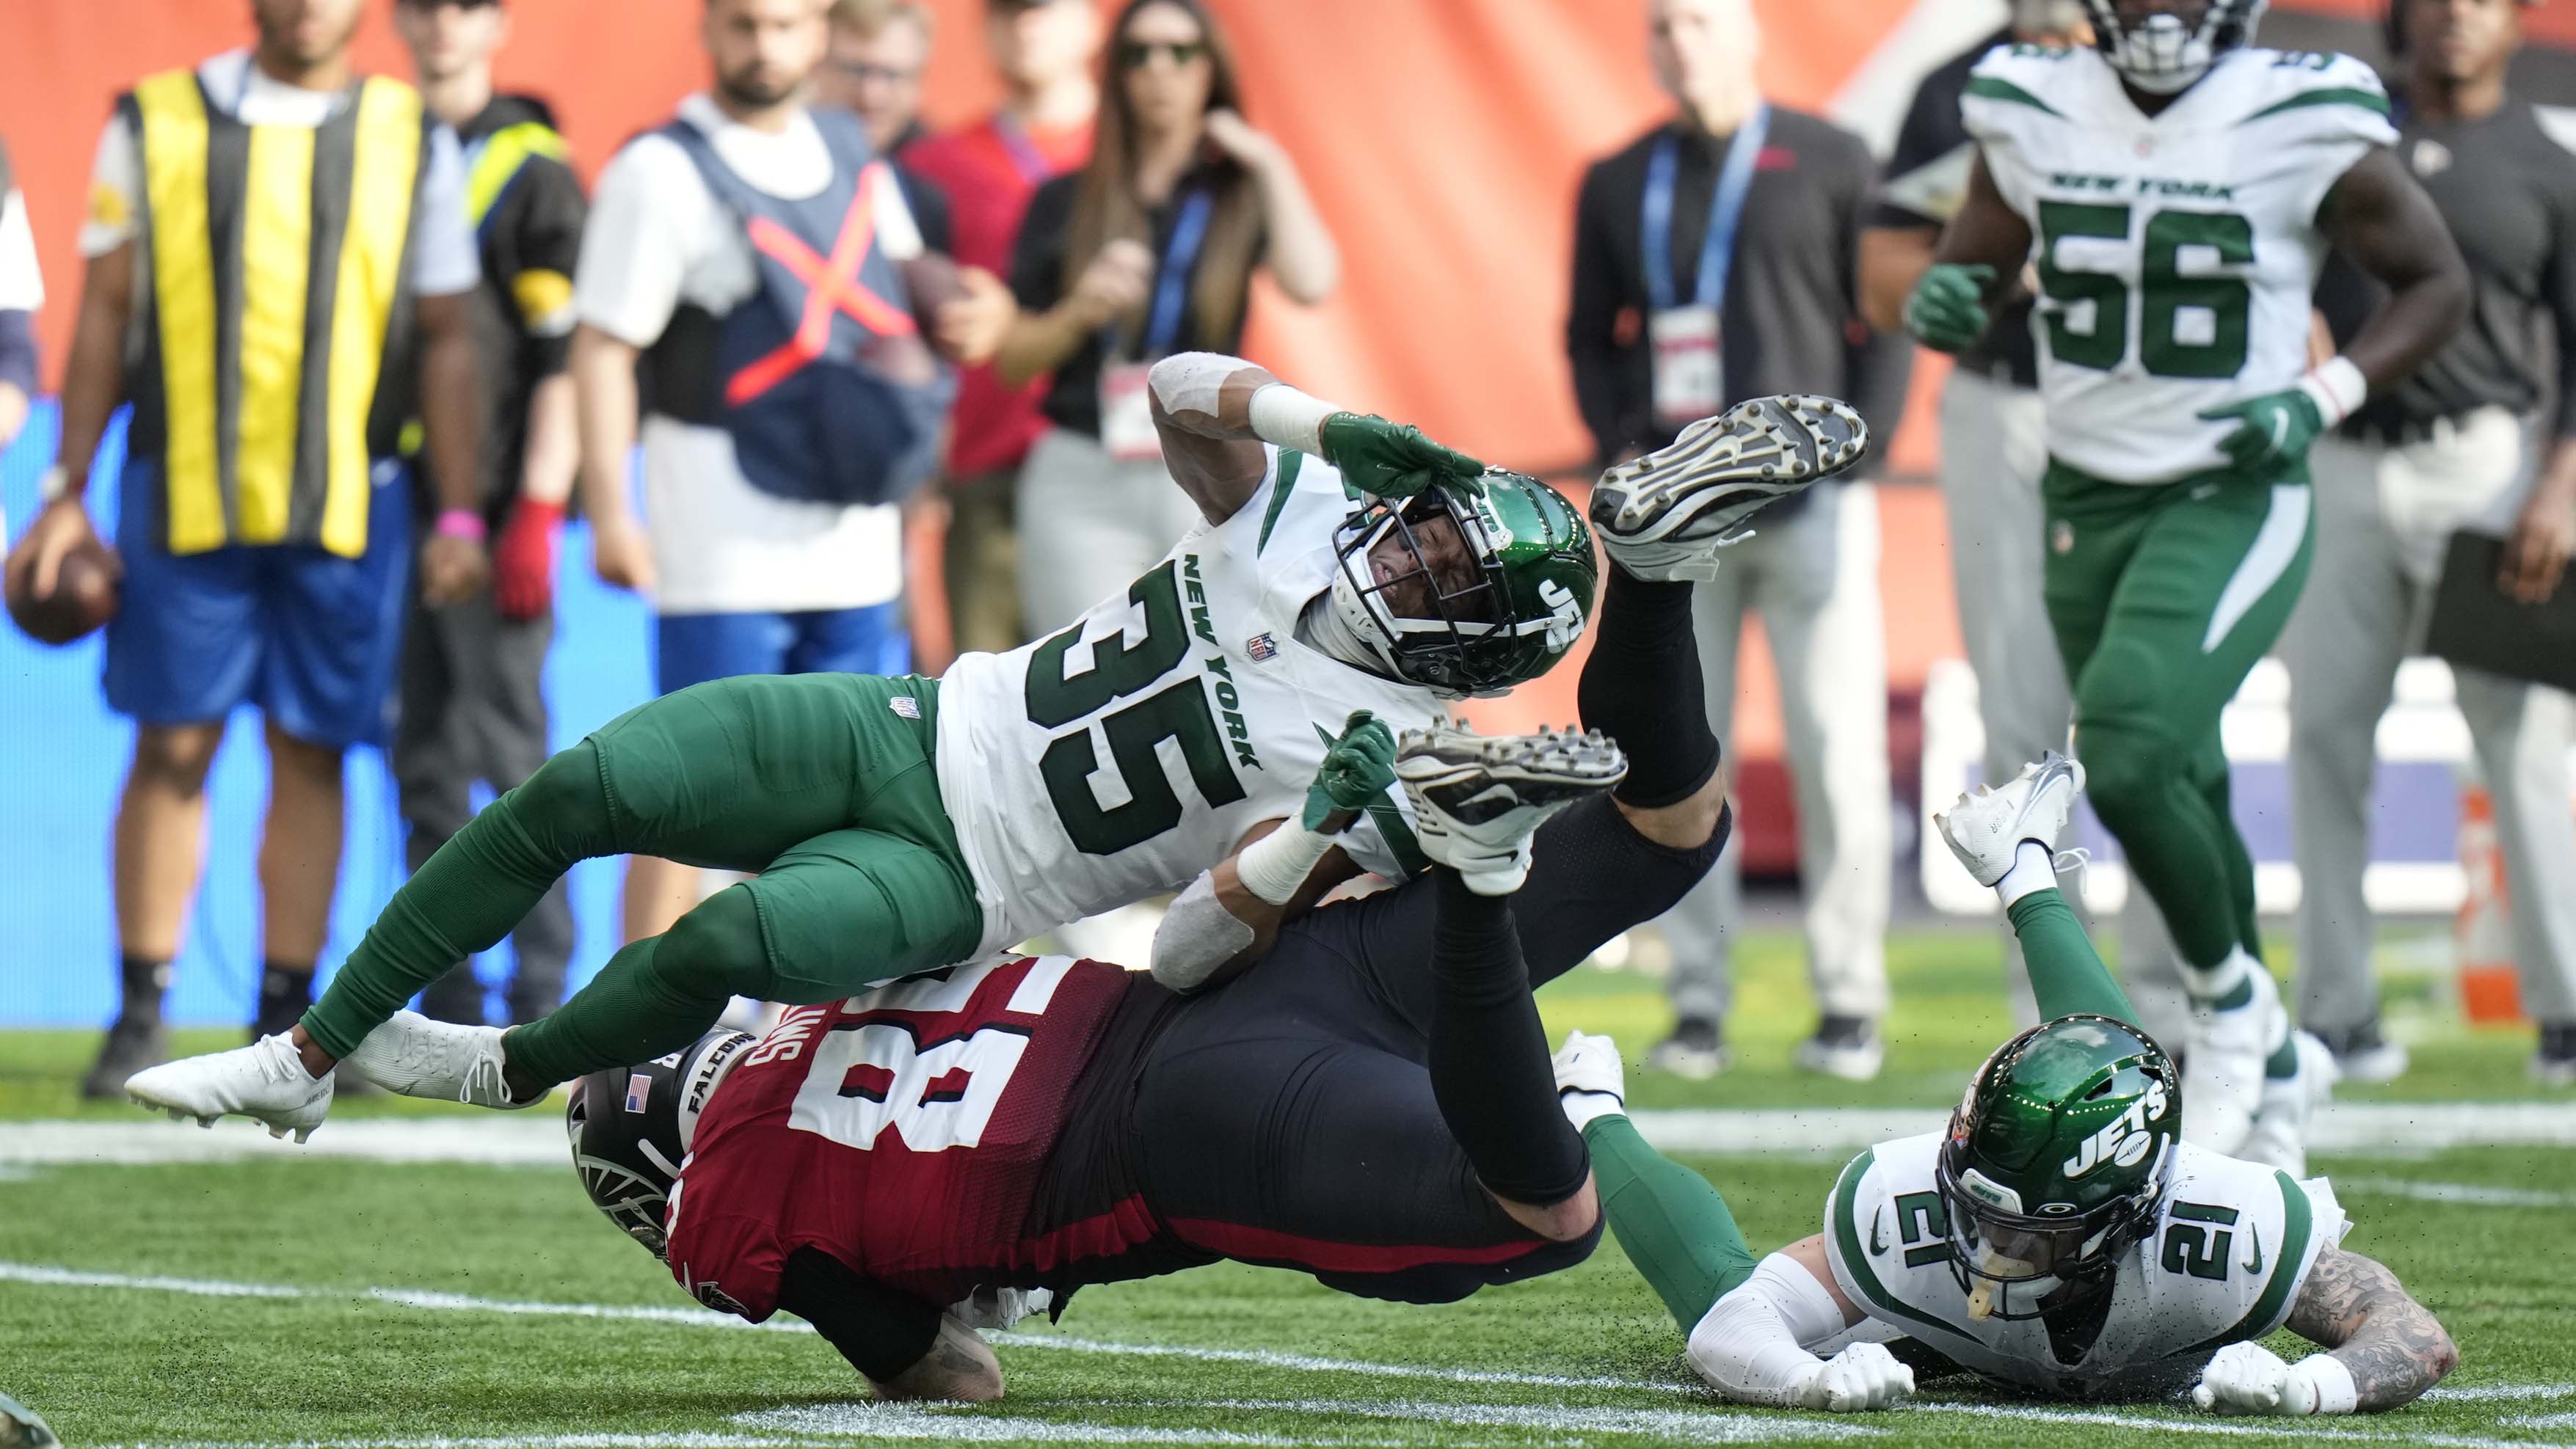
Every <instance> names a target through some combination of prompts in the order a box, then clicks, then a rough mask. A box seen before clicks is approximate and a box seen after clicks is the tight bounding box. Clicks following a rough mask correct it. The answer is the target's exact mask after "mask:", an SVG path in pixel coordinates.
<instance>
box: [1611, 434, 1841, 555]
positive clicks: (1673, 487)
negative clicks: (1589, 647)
mask: <svg viewBox="0 0 2576 1449" xmlns="http://www.w3.org/2000/svg"><path fill="white" fill-rule="evenodd" d="M1868 452H1869V428H1868V426H1867V425H1866V424H1864V423H1863V422H1862V421H1861V420H1860V414H1859V413H1858V412H1856V411H1854V410H1853V408H1852V407H1851V405H1850V404H1848V403H1842V402H1836V401H1835V400H1834V399H1832V398H1829V397H1815V396H1810V395H1800V396H1794V397H1757V398H1754V399H1752V400H1751V401H1749V402H1740V403H1737V404H1736V405H1735V406H1733V407H1731V408H1728V409H1727V410H1726V411H1724V412H1722V413H1719V414H1718V415H1717V416H1715V417H1712V418H1702V419H1700V420H1699V421H1698V422H1695V423H1693V424H1691V425H1690V426H1689V427H1686V428H1684V429H1682V432H1681V436H1680V437H1678V438H1675V439H1674V440H1673V441H1672V442H1671V443H1670V444H1669V445H1668V446H1665V447H1662V448H1658V449H1656V450H1655V451H1654V452H1651V453H1648V454H1647V455H1645V456H1644V457H1642V458H1636V459H1632V460H1631V461H1629V462H1625V463H1622V464H1620V465H1619V466H1617V467H1615V468H1612V469H1610V470H1609V471H1608V472H1605V473H1603V474H1602V475H1601V481H1600V482H1598V483H1595V484H1594V485H1593V486H1592V505H1591V510H1590V512H1591V515H1592V527H1593V529H1594V531H1595V532H1597V533H1599V534H1600V535H1601V546H1602V547H1603V548H1604V549H1606V550H1607V551H1608V552H1609V554H1610V559H1611V561H1612V562H1613V563H1616V564H1618V565H1619V566H1620V567H1621V568H1623V569H1626V570H1627V571H1628V572H1629V573H1632V574H1634V575H1636V576H1637V577H1638V578H1641V579H1645V580H1647V581H1649V582H1652V583H1673V582H1677V581H1680V580H1684V579H1712V578H1715V577H1717V554H1718V550H1720V549H1722V548H1725V547H1727V546H1728V545H1730V544H1736V543H1741V542H1743V541H1744V540H1745V539H1748V538H1750V537H1752V536H1753V529H1752V525H1751V519H1752V517H1753V515H1754V514H1756V513H1758V512H1760V511H1761V510H1763V509H1764V508H1766V507H1769V506H1770V505H1771V504H1772V503H1774V502H1777V501H1778V500H1780V499H1782V498H1785V497H1787V496H1788V495H1790V494H1792V493H1795V492H1797V491H1799V490H1800V489H1802V488H1805V487H1806V486H1807V485H1808V484H1810V483H1814V482H1816V481H1817V480H1819V479H1823V478H1830V477H1832V476H1833V475H1835V474H1836V473H1840V472H1842V471H1843V470H1844V469H1846V468H1849V467H1851V466H1852V465H1853V464H1855V463H1858V462H1859V461H1860V460H1861V458H1862V457H1863V456H1864V455H1866V454H1867V453H1868Z"/></svg>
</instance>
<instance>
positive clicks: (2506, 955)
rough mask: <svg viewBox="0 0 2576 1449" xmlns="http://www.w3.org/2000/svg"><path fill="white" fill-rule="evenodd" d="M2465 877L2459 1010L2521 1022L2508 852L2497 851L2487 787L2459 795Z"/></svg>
mask: <svg viewBox="0 0 2576 1449" xmlns="http://www.w3.org/2000/svg"><path fill="white" fill-rule="evenodd" d="M2460 871H2461V874H2462V875H2464V876H2465V877H2467V886H2468V892H2467V894H2466V896H2465V897H2463V898H2462V900H2461V901H2460V914H2459V917H2458V919H2457V920H2456V921H2455V922H2454V923H2453V939H2454V941H2455V942H2456V943H2457V945H2458V949H2459V960H2460V1010H2461V1011H2462V1013H2463V1014H2465V1015H2466V1016H2467V1017H2468V1019H2469V1020H2470V1021H2472V1022H2477V1023H2481V1024H2493V1023H2502V1022H2516V1021H2520V1020H2522V980H2521V976H2520V974H2519V973H2518V972H2516V971H2515V970H2514V965H2513V903H2512V899H2511V897H2510V896H2509V895H2508V894H2507V887H2506V885H2505V879H2504V852H2503V851H2502V850H2500V849H2498V848H2497V846H2496V828H2495V797H2494V796H2492V795H2490V794H2489V793H2488V792H2487V787H2486V782H2485V781H2483V780H2471V781H2468V782H2466V783H2465V784H2463V785H2462V787H2461V790H2460Z"/></svg>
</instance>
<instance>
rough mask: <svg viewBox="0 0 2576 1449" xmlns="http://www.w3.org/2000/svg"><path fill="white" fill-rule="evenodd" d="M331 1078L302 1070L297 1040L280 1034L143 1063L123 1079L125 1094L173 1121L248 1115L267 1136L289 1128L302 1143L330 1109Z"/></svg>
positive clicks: (207, 1123)
mask: <svg viewBox="0 0 2576 1449" xmlns="http://www.w3.org/2000/svg"><path fill="white" fill-rule="evenodd" d="M331 1076H332V1074H331V1073H328V1072H325V1073H324V1074H323V1075H322V1076H320V1077H318V1078H317V1077H315V1076H314V1075H313V1074H312V1073H310V1072H308V1071H306V1070H304V1059H303V1057H302V1056H300V1055H298V1054H297V1052H296V1050H295V1043H294V1042H293V1041H291V1040H289V1039H288V1038H287V1035H286V1034H285V1033H284V1032H280V1033H278V1034H277V1035H275V1036H264V1037H261V1038H260V1039H259V1040H257V1041H255V1042H252V1043H251V1044H250V1045H249V1046H246V1047H235V1048H233V1049H232V1050H231V1051H228V1052H209V1053H207V1054H206V1055H205V1056H201V1057H182V1058H180V1059H179V1060H177V1061H175V1062H163V1063H162V1064H161V1065H159V1066H157V1067H147V1068H145V1069H144V1070H142V1071H139V1072H136V1073H135V1074H134V1075H133V1076H130V1077H128V1078H126V1079H125V1095H126V1096H128V1097H130V1098H132V1099H133V1100H134V1102H135V1104H136V1105H137V1106H142V1107H150V1108H154V1109H157V1110H159V1111H163V1112H167V1113H169V1114H170V1120H171V1121H173V1122H185V1121H187V1120H188V1119H189V1118H191V1117H194V1118H196V1119H197V1125H198V1126H200V1127H212V1126H214V1125H215V1119H216V1118H218V1117H248V1118H251V1119H252V1120H254V1121H256V1122H259V1123H260V1124H261V1125H263V1126H265V1127H267V1128H268V1135H269V1136H271V1137H284V1136H285V1135H286V1134H287V1133H289V1132H292V1133H294V1134H295V1140H296V1141H298V1142H302V1141H304V1140H306V1139H307V1138H310V1137H311V1136H312V1135H313V1129H314V1128H316V1127H319V1126H321V1125H322V1118H323V1117H324V1115H325V1114H327V1113H329V1112H330V1110H331Z"/></svg>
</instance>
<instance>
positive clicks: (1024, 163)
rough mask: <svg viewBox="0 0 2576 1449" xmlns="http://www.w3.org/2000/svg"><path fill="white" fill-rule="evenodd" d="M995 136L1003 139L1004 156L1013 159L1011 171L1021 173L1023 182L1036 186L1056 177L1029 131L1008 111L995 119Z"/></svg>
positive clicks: (1053, 169)
mask: <svg viewBox="0 0 2576 1449" xmlns="http://www.w3.org/2000/svg"><path fill="white" fill-rule="evenodd" d="M993 134H994V135H996V136H998V137H1000V138H1001V141H1002V154H1003V155H1005V156H1008V157H1010V158H1011V169H1012V170H1014V171H1017V172H1019V173H1020V179H1021V180H1022V181H1025V182H1027V183H1028V184H1029V185H1031V186H1035V185H1038V184H1039V183H1040V182H1043V181H1045V180H1046V179H1047V178H1049V177H1051V176H1053V175H1055V168H1054V167H1052V166H1049V165H1048V164H1047V158H1046V157H1045V156H1044V155H1043V154H1041V153H1040V152H1039V150H1038V143H1037V142H1035V141H1032V140H1030V139H1029V133H1028V131H1027V129H1026V128H1024V127H1023V126H1021V125H1020V123H1019V121H1018V120H1016V119H1015V118H1013V117H1012V115H1011V114H1010V113H1009V112H1008V111H1004V112H1001V113H999V114H997V115H995V116H994V117H993Z"/></svg>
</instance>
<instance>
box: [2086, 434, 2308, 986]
mask: <svg viewBox="0 0 2576 1449" xmlns="http://www.w3.org/2000/svg"><path fill="white" fill-rule="evenodd" d="M2040 491H2041V495H2042V498H2043V501H2044V502H2045V504H2046V506H2047V511H2048V557H2047V564H2046V576H2045V577H2046V585H2045V587H2046V593H2047V600H2048V619H2049V623H2050V625H2051V626H2052V627H2053V628H2054V629H2055V630H2056V632H2057V648H2058V652H2059V654H2061V655H2062V656H2063V657H2064V658H2065V661H2066V677H2067V679H2068V680H2070V681H2072V683H2073V685H2074V692H2075V753H2076V755H2077V757H2078V758H2080V759H2081V760H2083V762H2084V770H2085V776H2086V780H2087V786H2086V788H2087V792H2088V793H2089V794H2090V795H2091V797H2092V800H2093V809H2094V811H2095V813H2097V814H2099V815H2100V816H2101V817H2102V823H2103V824H2104V825H2105V826H2107V827H2109V828H2110V831H2111V833H2112V834H2113V835H2115V836H2117V837H2118V838H2119V841H2120V848H2121V850H2122V852H2123V853H2124V854H2126V856H2127V857H2128V865H2129V871H2130V878H2131V879H2132V880H2134V881H2135V882H2137V884H2138V885H2140V886H2141V887H2143V888H2144V889H2145V890H2146V892H2147V894H2148V896H2149V897H2150V898H2152V899H2153V900H2154V901H2155V903H2156V905H2157V907H2158V908H2159V909H2160V910H2162V911H2163V912H2164V918H2165V925H2166V927H2167V929H2168V930H2170V931H2171V932H2172V934H2173V939H2174V945H2175V947H2176V948H2177V949H2178V950H2179V951H2180V952H2181V953H2182V957H2183V959H2184V960H2185V961H2187V962H2189V963H2191V964H2192V965H2194V966H2201V967H2207V966H2215V965H2217V964H2218V963H2219V962H2221V961H2223V960H2225V959H2226V957H2227V953H2228V952H2229V950H2231V949H2232V948H2234V947H2236V946H2240V945H2241V946H2243V947H2244V948H2245V949H2246V950H2247V951H2248V952H2250V953H2253V954H2255V955H2257V956H2258V957H2259V955H2260V947H2259V943H2258V941H2257V938H2256V932H2255V922H2254V866H2253V861H2252V858H2251V857H2250V856H2249V855H2248V854H2247V853H2246V850H2245V841H2244V839H2243V837H2241V836H2240V835H2238V834H2237V831H2236V823H2235V821H2234V819H2233V818H2231V816H2230V815H2229V813H2228V799H2227V757H2226V754H2225V752H2224V751H2223V750H2222V749H2221V748H2220V744H2219V734H2218V718H2219V712H2220V711H2221V710H2223V709H2225V708H2226V706H2227V701H2228V700H2229V698H2231V697H2232V696H2233V695H2234V694H2235V693H2236V688H2237V686H2238V685H2240V684H2242V683H2244V682H2245V676H2246V673H2247V672H2248V671H2250V670H2251V669H2253V667H2254V663H2255V661H2256V660H2258V659H2261V658H2262V657H2263V655H2264V653H2265V652H2266V651H2267V650H2269V649H2270V648H2271V647H2272V643H2273V641H2274V640H2276V639H2278V638H2279V637H2280V634H2281V629H2282V626H2283V625H2285V624H2287V623H2288V622H2289V618H2290V608H2291V606H2292V605H2293V604H2295V603H2297V602H2298V598H2299V590H2300V588H2301V586H2302V585H2304V584H2305V583H2306V582H2307V577H2308V560H2309V556H2310V553H2311V550H2312V548H2313V545H2314V537H2315V529H2314V520H2313V516H2312V512H2311V510H2310V508H2309V493H2308V474H2307V465H2306V463H2305V461H2304V460H2302V461H2301V462H2299V463H2298V464H2296V465H2294V466H2292V467H2290V468H2286V469H2280V470H2276V471H2274V472H2271V473H2268V474H2263V475H2251V474H2247V473H2243V472H2239V471H2235V470H2222V471H2218V472H2211V473H2201V474H2195V475H2193V476H2191V477H2188V478H2184V479H2181V480H2180V481H2178V482H2173V483H2163V484H2157V485H2153V486H2148V487H2139V486H2135V485H2130V484H2123V483H2113V482H2109V481H2107V480H2104V479H2100V478H2095V477H2092V476H2090V475H2087V474H2084V473H2081V472H2078V471H2076V470H2075V469H2073V468H2069V467H2067V466H2066V465H2065V464H2063V463H2060V462H2056V461H2054V460H2052V461H2051V462H2050V463H2049V467H2048V473H2047V475H2046V476H2045V477H2044V478H2043V479H2042V481H2041V485H2040Z"/></svg>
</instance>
